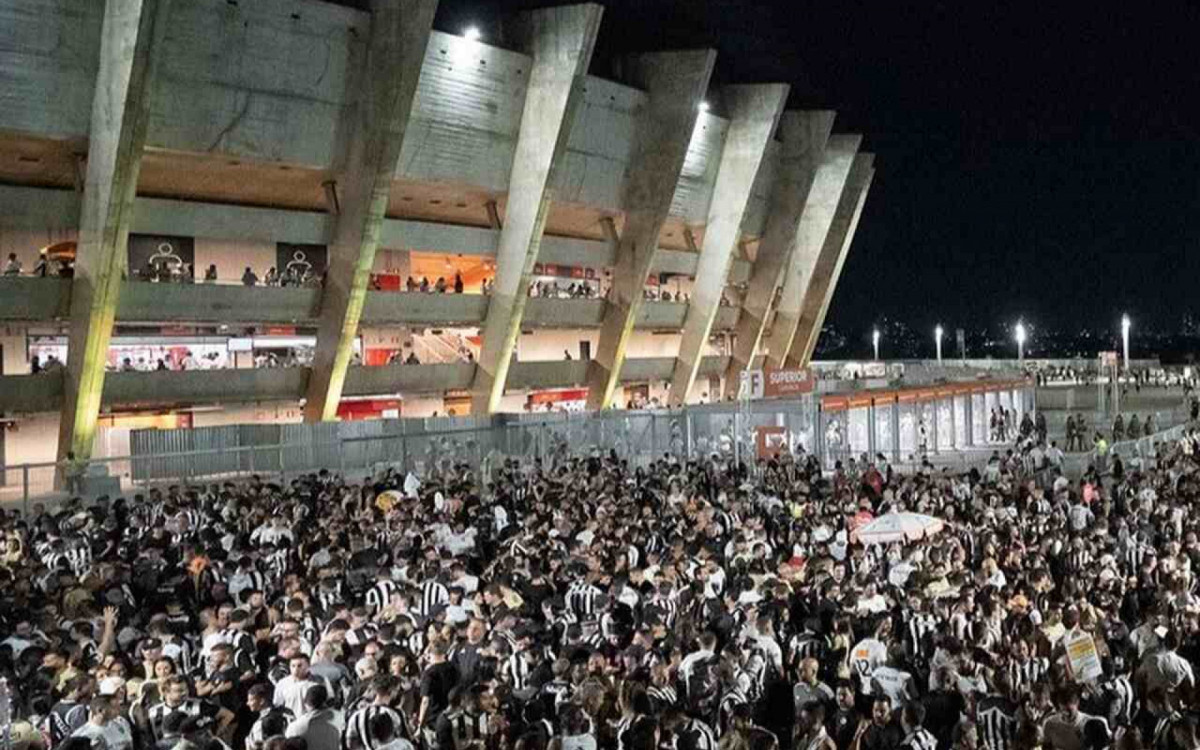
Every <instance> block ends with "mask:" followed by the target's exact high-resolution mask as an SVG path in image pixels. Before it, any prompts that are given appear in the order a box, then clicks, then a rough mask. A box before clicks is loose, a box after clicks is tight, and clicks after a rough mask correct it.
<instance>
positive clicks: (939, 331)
mask: <svg viewBox="0 0 1200 750" xmlns="http://www.w3.org/2000/svg"><path fill="white" fill-rule="evenodd" d="M945 332H946V331H945V330H944V329H943V328H942V326H941V325H940V324H939V325H938V327H937V328H934V329H933V339H934V341H936V342H937V360H938V364H939V365H940V364H941V363H942V335H943V334H944V333H945Z"/></svg>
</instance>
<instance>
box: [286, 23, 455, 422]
mask: <svg viewBox="0 0 1200 750" xmlns="http://www.w3.org/2000/svg"><path fill="white" fill-rule="evenodd" d="M436 11H437V0H374V2H373V3H372V13H371V35H370V38H369V39H368V41H367V53H366V56H365V58H364V61H363V68H362V70H361V72H360V74H359V82H360V83H359V85H360V93H359V98H358V106H357V108H356V111H355V112H354V115H353V121H352V124H351V127H350V129H349V138H350V142H349V143H348V144H347V148H346V164H345V168H344V170H343V171H342V175H341V176H340V177H339V178H338V196H339V201H338V202H339V209H340V212H339V213H338V215H337V219H336V221H335V223H334V227H333V235H332V242H331V243H330V246H329V272H328V274H327V275H326V280H325V288H324V291H323V292H322V297H321V318H320V321H319V324H318V327H317V349H316V352H315V354H314V356H313V369H312V373H311V374H310V375H309V379H308V389H307V392H306V397H307V401H306V403H305V406H304V419H305V421H306V422H319V421H323V420H331V419H334V418H335V417H336V416H337V407H338V402H339V401H340V400H341V397H342V386H343V384H344V383H345V380H346V370H347V368H348V367H349V365H350V358H351V355H352V354H353V351H354V339H355V337H356V336H357V335H358V323H359V319H360V318H361V317H362V310H363V305H364V304H365V302H366V299H367V287H368V285H369V283H370V280H371V270H372V269H373V268H374V266H375V251H376V250H377V249H378V247H379V230H380V227H381V226H382V225H383V218H384V213H385V212H386V210H387V206H388V194H389V192H390V191H391V187H392V178H393V176H394V174H395V172H396V162H397V161H398V160H399V158H400V146H401V144H402V143H403V141H404V131H405V129H406V128H407V126H408V118H409V114H410V112H411V111H412V103H413V98H414V96H415V95H416V91H417V79H418V78H419V77H420V74H421V63H422V61H423V60H424V59H425V47H426V45H427V44H428V43H429V33H430V30H431V29H432V28H433V16H434V13H435V12H436Z"/></svg>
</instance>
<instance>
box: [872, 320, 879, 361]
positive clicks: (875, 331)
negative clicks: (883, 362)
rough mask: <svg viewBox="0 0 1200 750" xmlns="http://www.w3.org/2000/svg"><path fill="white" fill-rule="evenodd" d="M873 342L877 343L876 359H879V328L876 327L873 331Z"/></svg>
mask: <svg viewBox="0 0 1200 750" xmlns="http://www.w3.org/2000/svg"><path fill="white" fill-rule="evenodd" d="M871 343H872V344H874V345H875V361H876V362H878V361H879V329H878V328H876V329H875V330H874V331H873V332H872V333H871Z"/></svg>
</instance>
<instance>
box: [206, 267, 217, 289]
mask: <svg viewBox="0 0 1200 750" xmlns="http://www.w3.org/2000/svg"><path fill="white" fill-rule="evenodd" d="M204 283H205V284H215V283H217V264H216V263H210V264H209V266H208V270H207V271H205V272H204Z"/></svg>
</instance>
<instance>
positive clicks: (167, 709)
mask: <svg viewBox="0 0 1200 750" xmlns="http://www.w3.org/2000/svg"><path fill="white" fill-rule="evenodd" d="M176 712H181V713H183V714H184V715H186V716H201V715H210V716H215V715H216V713H217V712H216V710H215V706H212V705H211V704H209V705H208V707H207V709H206V705H205V704H204V703H202V702H201V701H199V700H196V699H195V698H186V699H184V701H183V702H182V703H180V704H179V705H178V706H175V707H171V706H168V705H167V704H166V702H161V703H157V704H155V705H153V706H151V707H150V710H149V711H148V712H147V714H148V716H149V719H150V730H151V732H153V734H154V739H155V741H157V742H162V740H163V739H164V738H165V736H166V733H165V732H164V730H163V722H165V721H166V720H167V717H168V716H170V715H171V714H173V713H176Z"/></svg>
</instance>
